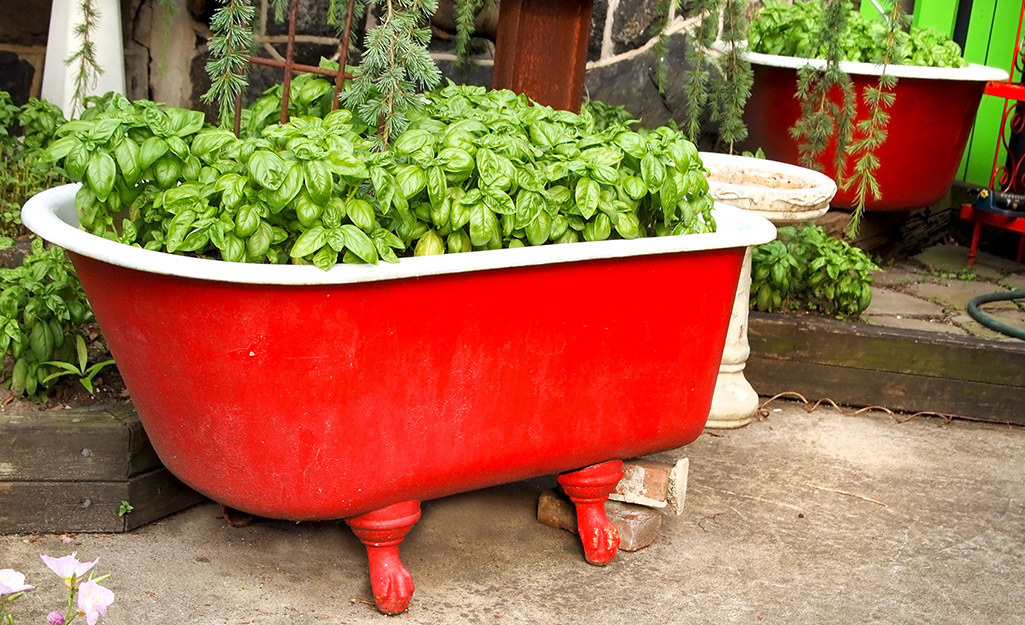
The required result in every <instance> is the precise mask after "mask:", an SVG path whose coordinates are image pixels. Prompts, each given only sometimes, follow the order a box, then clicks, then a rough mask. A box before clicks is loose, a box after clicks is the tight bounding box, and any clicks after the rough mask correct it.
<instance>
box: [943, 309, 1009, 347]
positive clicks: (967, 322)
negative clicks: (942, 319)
mask: <svg viewBox="0 0 1025 625" xmlns="http://www.w3.org/2000/svg"><path fill="white" fill-rule="evenodd" d="M950 321H951V322H952V323H955V324H957V325H959V326H961V327H962V328H964V330H965V332H967V333H968V334H971V335H972V336H977V337H980V338H984V339H994V340H998V341H1017V340H1018V339H1016V338H1014V337H1012V336H1008V335H1006V334H1001V333H1000V332H997V331H996V330H990V329H989V328H987V327H986V326H984V325H982V324H981V323H979V322H978V321H976V320H975V319H973V318H972V316H971V315H969V314H968V313H967V312H959V313H957V314H955V315H952V316H951V317H950Z"/></svg>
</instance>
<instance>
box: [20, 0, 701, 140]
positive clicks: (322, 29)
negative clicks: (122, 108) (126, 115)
mask: <svg viewBox="0 0 1025 625" xmlns="http://www.w3.org/2000/svg"><path fill="white" fill-rule="evenodd" d="M157 1H158V0H121V21H122V25H123V29H124V42H125V65H126V67H125V74H126V77H127V90H128V96H129V97H132V98H153V99H157V100H160V101H164V102H166V103H168V104H172V105H177V106H189V107H197V108H201V109H204V110H206V111H207V112H208V114H210V115H212V114H213V110H212V108H211V107H209V106H206V105H204V104H202V102H201V101H200V97H201V96H202V94H203V93H205V91H206V90H207V89H208V87H209V79H208V78H207V77H206V72H205V69H204V66H205V65H206V61H207V53H208V50H207V39H208V37H209V34H210V31H209V28H208V26H207V21H208V20H209V17H210V15H211V14H212V13H213V11H214V9H215V8H216V3H215V0H175V4H176V13H175V15H174V16H168V14H167V13H166V11H165V10H164V9H163V8H162V6H163V5H158V4H157ZM25 2H26V3H27V4H28V5H29V6H28V7H27V10H25V11H19V12H18V13H17V14H16V15H14V16H13V19H12V20H3V21H0V88H3V89H5V90H7V91H9V92H11V94H12V96H13V97H14V100H15V102H18V103H21V102H24V101H26V100H27V99H28V97H30V96H38V95H39V89H40V86H41V83H42V72H43V61H44V58H45V53H46V39H47V32H48V27H49V16H50V0H25ZM269 4H270V3H269V0H260V4H259V5H258V9H259V10H258V18H257V19H258V23H257V27H256V31H257V45H256V53H257V54H259V55H260V56H264V57H276V58H282V57H283V55H284V54H285V44H284V41H285V37H286V34H287V28H286V27H285V25H284V24H280V23H276V22H275V21H274V15H273V9H272V8H271V7H270V6H268V5H269ZM440 4H441V7H440V10H439V13H438V16H437V19H436V21H435V24H433V25H432V29H433V31H434V41H433V43H432V54H433V55H434V57H435V60H436V61H437V62H438V65H439V67H441V69H442V72H443V73H444V75H445V76H446V77H447V78H449V79H451V80H453V81H455V82H461V83H471V84H478V85H484V86H490V84H491V71H492V65H493V53H494V31H495V23H496V21H497V14H498V0H495V3H494V4H493V5H492V6H489V7H486V11H485V12H484V13H482V15H481V16H480V17H479V19H478V28H479V29H480V36H479V37H478V38H475V39H474V41H473V42H472V45H471V51H472V63H471V64H470V65H469V66H468V67H459V66H457V64H456V62H455V55H454V43H453V36H454V33H453V32H452V29H453V22H452V7H451V0H442V2H441V3H440ZM659 4H660V3H659V2H658V0H594V9H593V19H592V24H591V35H590V38H589V41H588V70H587V76H586V91H587V95H588V96H589V97H591V98H593V99H599V100H602V101H605V102H607V103H609V104H615V105H623V106H625V107H627V109H628V110H629V111H630V112H631V113H632V114H633V115H634V116H635V117H637V118H640V119H641V121H642V123H643V124H644V125H646V126H657V125H661V124H664V123H667V122H668V121H669V120H671V119H674V118H675V119H681V118H682V116H683V113H684V111H685V108H684V107H685V103H684V102H683V98H682V97H681V95H680V83H681V80H682V69H683V67H684V64H683V63H684V61H683V59H684V54H683V51H684V49H685V46H686V42H687V34H686V28H685V26H686V24H687V22H686V20H687V18H688V14H687V11H686V10H684V11H683V14H682V15H676V16H674V19H673V21H671V22H670V26H669V30H670V32H672V33H673V34H671V35H669V36H668V42H667V49H668V54H667V56H666V58H665V63H666V68H667V73H666V76H667V80H666V84H665V85H664V86H665V92H664V93H660V91H659V88H658V85H656V84H655V57H654V54H655V46H653V41H652V37H653V36H655V34H656V33H655V31H656V30H657V28H656V26H655V25H656V24H657V20H658V16H657V11H658V5H659ZM328 5H329V0H301V4H300V9H299V19H298V23H297V33H296V34H297V36H296V44H297V45H296V51H295V54H296V60H297V61H298V62H300V63H305V64H310V65H316V64H317V63H318V62H319V60H320V58H321V57H327V58H334V59H337V48H338V41H337V39H335V36H336V29H335V27H334V26H329V25H326V24H325V19H324V18H325V16H326V14H327V10H328ZM684 6H685V7H686V3H685V4H684ZM286 17H287V16H286ZM365 19H366V20H374V19H376V18H375V16H374V12H373V11H371V12H370V15H369V16H368V17H366V18H365ZM365 27H366V23H364V24H360V28H359V34H358V36H357V37H355V38H354V39H353V41H352V45H351V49H350V52H349V61H350V62H355V61H357V60H358V58H359V54H360V52H361V49H362V43H363V42H362V33H363V32H364V29H365ZM169 68H170V69H169ZM280 80H281V73H280V71H279V70H276V69H272V68H267V67H255V68H253V71H252V73H251V76H250V81H251V84H250V88H249V90H248V93H247V98H249V99H253V98H256V97H258V96H259V95H260V94H261V93H263V91H264V90H266V89H267V88H268V87H270V86H272V85H274V84H277V83H278V82H280Z"/></svg>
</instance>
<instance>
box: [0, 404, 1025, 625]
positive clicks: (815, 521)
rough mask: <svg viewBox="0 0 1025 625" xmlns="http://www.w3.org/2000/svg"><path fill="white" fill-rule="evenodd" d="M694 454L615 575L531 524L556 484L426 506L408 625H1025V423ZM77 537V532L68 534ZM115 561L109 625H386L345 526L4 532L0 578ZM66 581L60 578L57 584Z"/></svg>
mask: <svg viewBox="0 0 1025 625" xmlns="http://www.w3.org/2000/svg"><path fill="white" fill-rule="evenodd" d="M769 411H770V412H769V416H768V418H767V419H766V420H764V421H761V422H756V423H754V424H752V425H750V426H748V427H746V428H744V429H741V430H735V431H720V432H716V433H706V434H704V435H702V436H701V438H700V439H699V440H698V441H696V442H695V443H693V444H692V445H690V446H688V447H686V448H684V449H681V450H675V451H672V452H667V453H665V454H661V455H660V456H659V458H660V459H663V460H675V459H677V458H679V457H683V456H684V455H685V456H687V457H689V458H690V467H691V471H690V482H689V490H688V494H687V503H686V509H685V511H684V513H683V514H682V515H681V516H679V517H677V516H666V517H665V519H664V520H663V521H664V522H663V526H662V532H661V534H660V536H659V538H658V539H657V540H656V542H655V544H653V545H652V546H650V547H648V548H646V549H643V550H641V551H638V552H636V553H620V554H619V555H618V556H617V559H616V561H614V562H613V563H612V565H610V566H609V567H607V568H604V569H602V568H596V567H592V566H589V565H587V564H586V563H584V561H583V559H582V557H581V549H580V546H579V543H577V542H576V538H575V537H574V536H572V535H571V534H569V533H567V532H564V531H561V530H557V529H552V528H549V527H546V526H543V525H541V524H539V523H537V522H536V520H535V519H534V512H535V505H536V500H537V497H538V494H539V492H540V491H541V490H542V489H543V488H546V487H548V486H550V485H551V484H552V483H553V482H554V480H551V479H541V480H535V481H532V482H526V483H518V484H513V485H508V486H503V487H498V488H493V489H489V490H485V491H479V492H474V493H469V494H465V495H460V496H455V497H450V498H446V499H442V500H438V501H432V502H428V503H426V504H425V505H424V515H423V519H422V520H421V522H420V523H419V525H418V526H417V527H416V528H415V529H414V530H413V531H412V533H411V534H410V536H409V537H408V538H407V540H406V542H405V543H404V544H403V548H402V552H403V559H404V561H405V563H406V566H407V567H408V568H409V570H410V571H411V572H412V574H413V578H414V581H415V583H416V594H415V595H414V598H413V602H412V604H411V607H410V609H409V611H408V612H407V613H405V614H403V615H401V616H397V617H392V619H393V620H394V622H400V623H411V624H412V623H430V624H437V623H485V624H509V623H587V624H593V623H602V624H605V625H612V624H619V623H623V624H627V623H629V624H631V625H640V624H649V623H650V624H661V623H716V624H718V623H732V622H737V623H785V624H816V625H819V624H824V623H871V622H878V623H901V624H903V623H922V624H929V625H941V624H946V623H950V624H959V625H963V624H974V623H978V624H987V625H989V624H1001V623H1007V624H1012V623H1013V624H1018V623H1020V622H1022V620H1023V619H1025V593H1023V592H1022V591H1021V584H1022V580H1023V579H1025V479H1023V478H1025V469H1023V468H1022V461H1021V453H1022V448H1023V447H1025V429H1021V428H1013V427H1006V426H993V425H982V424H977V423H971V422H964V421H955V422H950V423H946V422H944V421H941V420H938V419H930V418H919V419H914V420H912V421H910V422H907V423H903V424H900V423H897V422H896V421H895V420H894V419H893V418H891V417H889V416H887V415H883V414H878V413H877V414H863V415H859V416H854V417H850V416H843V415H841V414H840V413H838V412H836V411H835V410H832V409H829V408H820V409H819V410H817V411H816V412H814V413H811V414H808V413H806V412H805V410H804V408H803V407H801V406H799V405H796V404H789V403H785V402H775V403H773V404H772V405H770V406H769ZM66 540H67V539H66ZM74 550H77V551H78V555H79V556H80V557H82V558H89V559H93V558H97V557H98V558H100V563H99V565H98V567H97V568H98V571H99V573H101V574H103V573H110V574H111V578H110V579H109V580H108V581H107V582H105V585H107V586H108V587H110V588H111V589H112V590H113V591H114V592H115V593H116V596H117V599H116V601H115V603H114V605H113V606H112V607H111V608H110V612H109V614H108V616H107V617H106V618H104V619H101V623H107V624H108V625H121V624H129V623H131V624H136V623H161V624H162V625H184V624H186V623H188V624H190V625H195V624H205V623H212V624H222V623H223V624H232V625H234V624H238V625H250V624H276V623H296V624H307V623H308V624H313V623H372V622H377V623H382V622H385V620H386V619H387V617H384V616H380V615H379V614H377V612H376V611H375V610H374V608H373V607H372V601H371V595H370V586H369V582H368V578H367V572H366V559H365V555H364V552H363V549H362V547H361V546H360V545H359V543H358V542H357V541H356V539H355V538H354V537H353V536H352V534H351V533H350V532H349V530H348V529H347V528H346V527H345V526H344V525H343V524H341V523H319V524H301V525H297V524H291V523H283V522H276V521H268V520H257V521H256V522H255V523H254V524H252V525H251V526H249V527H246V528H242V529H234V528H231V527H228V526H227V525H226V524H225V523H224V521H223V520H222V519H221V518H220V514H219V508H218V507H217V506H216V505H214V504H203V505H200V506H197V507H194V508H191V509H189V510H187V511H185V512H183V513H180V514H178V515H175V516H173V517H170V518H168V519H165V520H163V521H160V522H157V523H154V524H151V525H149V526H147V527H144V528H142V529H139V530H136V531H135V532H132V533H131V534H122V535H91V534H79V535H77V536H74V537H73V541H72V542H68V543H63V542H62V541H61V539H60V537H58V536H52V535H44V536H0V568H8V567H9V568H14V569H17V570H20V571H22V572H23V573H26V575H27V576H28V578H29V579H28V583H35V584H37V585H38V586H39V588H38V589H37V590H36V591H33V592H31V593H29V594H28V595H27V596H25V597H23V598H22V599H21V600H19V601H18V602H17V604H16V607H15V610H14V613H15V615H16V617H17V618H16V619H15V622H16V623H29V622H31V623H39V622H42V621H43V620H44V616H45V614H46V613H47V612H48V611H49V610H51V609H54V607H56V606H57V605H58V604H59V602H60V593H61V589H60V588H59V587H58V585H59V582H58V580H57V579H56V578H55V577H54V576H52V574H50V573H49V571H47V570H46V569H45V568H44V567H43V565H42V563H41V562H40V560H39V556H38V554H40V553H46V554H49V555H52V556H59V555H65V554H67V553H70V552H71V551H74ZM55 582H56V583H55Z"/></svg>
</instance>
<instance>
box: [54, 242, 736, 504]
mask: <svg viewBox="0 0 1025 625" xmlns="http://www.w3.org/2000/svg"><path fill="white" fill-rule="evenodd" d="M743 252H744V250H743V248H732V249H724V250H715V251H706V252H691V253H676V254H663V255H658V256H641V257H632V258H621V259H605V260H591V261H584V262H573V263H563V264H559V265H542V266H538V267H521V268H510V269H499V270H491V271H478V272H471V273H456V274H448V275H439V276H426V277H422V278H411V279H402V280H388V281H382V282H370V283H362V284H343V285H317V286H301V285H292V286H281V285H277V286H275V285H258V284H235V283H226V282H216V281H207V280H198V279H192V278H181V277H175V276H166V275H158V274H152V273H146V272H142V271H138V270H134V269H126V268H123V267H117V266H113V265H110V264H107V263H104V262H100V261H97V260H93V259H91V258H87V257H85V256H82V255H79V254H73V255H72V260H73V261H74V264H75V266H76V268H77V270H78V273H79V276H80V278H81V281H82V284H83V286H84V288H85V290H86V293H87V294H88V297H89V300H90V301H91V302H92V305H93V309H94V311H95V313H96V317H97V320H98V321H99V324H100V326H101V328H102V329H103V333H104V335H105V337H106V339H107V341H108V343H109V345H110V348H111V351H112V352H113V354H114V357H115V359H116V360H117V363H118V368H119V369H120V371H121V373H122V375H123V377H124V379H125V383H126V385H127V387H128V390H129V392H130V393H131V397H132V399H133V401H134V402H135V405H136V408H137V410H138V413H139V416H140V418H141V420H142V423H143V425H144V427H145V429H146V432H147V434H148V436H149V438H150V440H151V441H152V443H153V446H154V448H155V449H156V451H157V453H158V455H159V456H160V458H161V460H162V461H163V462H164V464H165V465H166V466H167V467H168V468H169V469H170V470H171V471H172V472H173V473H174V474H175V475H176V476H178V477H179V478H180V479H181V480H182V481H183V482H185V483H186V484H188V485H190V486H192V487H193V488H195V489H196V490H198V491H199V492H201V493H203V494H205V495H207V496H209V497H210V498H212V499H214V500H216V501H218V502H220V503H222V504H226V505H228V506H231V507H233V508H237V509H240V510H244V511H247V512H250V513H254V514H257V515H261V516H266V517H272V518H282V519H292V520H315V519H332V518H340V517H351V516H353V515H358V514H362V513H365V512H368V511H371V510H375V509H379V508H382V507H384V506H388V505H391V504H394V503H397V502H401V501H406V500H424V499H431V498H434V497H441V496H444V495H448V494H452V493H458V492H462V491H467V490H471V489H476V488H482V487H486V486H491V485H496V484H501V483H505V482H510V481H514V480H519V479H523V478H528V477H532V476H539V475H544V474H550V473H556V472H560V471H566V470H570V469H575V468H579V467H583V466H586V465H589V464H592V463H597V462H600V461H604V460H608V459H612V458H628V457H633V456H637V455H640V454H645V453H649V452H654V451H659V450H664V449H669V448H674V447H679V446H681V445H684V444H686V443H689V442H691V441H693V440H694V439H695V438H696V437H697V436H698V435H699V434H700V432H701V430H702V428H703V426H704V423H705V419H706V417H707V415H708V410H709V406H710V403H711V397H712V390H713V385H714V381H715V377H716V374H717V371H718V366H719V361H720V358H721V355H722V349H723V343H724V337H725V333H726V326H727V323H728V319H729V314H730V308H731V304H732V301H733V294H734V292H735V290H736V285H737V279H738V275H739V271H740V265H741V261H742V259H743ZM479 253H487V252H479Z"/></svg>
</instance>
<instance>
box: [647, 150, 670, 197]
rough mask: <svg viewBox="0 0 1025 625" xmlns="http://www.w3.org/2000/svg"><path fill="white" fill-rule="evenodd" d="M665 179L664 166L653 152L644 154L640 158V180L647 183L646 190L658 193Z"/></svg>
mask: <svg viewBox="0 0 1025 625" xmlns="http://www.w3.org/2000/svg"><path fill="white" fill-rule="evenodd" d="M665 179H666V168H665V165H663V164H662V161H661V160H660V159H659V158H658V157H657V156H655V155H654V154H646V155H645V156H644V158H642V159H641V180H643V181H644V184H646V185H648V191H650V192H651V193H658V191H659V189H661V188H662V183H663V182H665Z"/></svg>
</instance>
